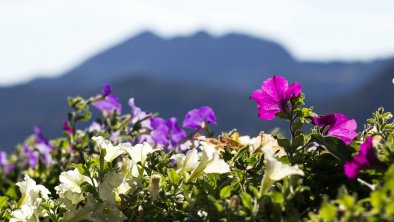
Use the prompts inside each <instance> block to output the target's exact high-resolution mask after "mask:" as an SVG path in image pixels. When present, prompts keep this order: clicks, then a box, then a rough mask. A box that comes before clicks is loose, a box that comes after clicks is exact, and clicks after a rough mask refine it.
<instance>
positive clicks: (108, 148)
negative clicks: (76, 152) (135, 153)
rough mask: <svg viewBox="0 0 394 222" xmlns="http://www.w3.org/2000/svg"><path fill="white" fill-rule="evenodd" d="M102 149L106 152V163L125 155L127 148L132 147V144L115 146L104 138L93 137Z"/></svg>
mask: <svg viewBox="0 0 394 222" xmlns="http://www.w3.org/2000/svg"><path fill="white" fill-rule="evenodd" d="M92 140H94V141H95V142H96V143H97V145H98V146H99V147H100V149H104V150H105V156H104V160H105V161H106V162H112V161H113V160H114V159H116V158H117V157H118V156H120V155H122V154H125V153H126V151H125V148H127V147H131V144H130V143H121V144H119V145H117V146H114V145H113V144H112V142H111V141H109V140H106V139H104V138H103V137H102V136H94V137H92Z"/></svg>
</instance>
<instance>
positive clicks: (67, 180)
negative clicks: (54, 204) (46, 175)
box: [55, 169, 92, 209]
mask: <svg viewBox="0 0 394 222" xmlns="http://www.w3.org/2000/svg"><path fill="white" fill-rule="evenodd" d="M59 181H60V184H59V185H58V186H56V187H55V190H56V192H57V194H58V195H59V197H60V198H61V199H62V202H63V203H64V204H65V205H66V206H67V208H68V209H72V207H71V206H76V205H77V204H78V203H79V202H80V201H81V200H83V199H84V197H83V195H82V189H81V185H82V183H85V182H86V183H89V184H91V185H92V182H91V180H90V178H89V177H87V176H84V175H82V174H81V173H80V172H79V170H78V169H74V170H69V171H67V172H62V173H61V174H60V176H59Z"/></svg>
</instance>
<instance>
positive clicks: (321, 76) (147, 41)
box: [32, 32, 386, 100]
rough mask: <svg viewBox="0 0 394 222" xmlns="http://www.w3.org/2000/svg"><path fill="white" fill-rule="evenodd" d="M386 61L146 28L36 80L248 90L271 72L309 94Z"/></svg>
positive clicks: (353, 81) (354, 82)
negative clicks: (300, 54) (319, 57)
mask: <svg viewBox="0 0 394 222" xmlns="http://www.w3.org/2000/svg"><path fill="white" fill-rule="evenodd" d="M385 63H386V61H385V60H382V61H375V62H370V63H361V62H353V63H345V62H327V63H324V62H299V61H296V60H295V59H294V58H293V57H292V56H291V55H290V54H289V52H287V51H286V50H285V49H284V48H283V47H282V46H280V45H279V44H277V43H274V42H271V41H268V40H264V39H260V38H254V37H251V36H247V35H243V34H228V35H224V36H221V37H214V36H211V35H209V34H208V33H206V32H198V33H196V34H194V35H192V36H184V37H176V38H171V39H163V38H161V37H158V36H156V35H155V34H153V33H150V32H145V33H142V34H140V35H137V36H134V37H132V38H130V39H128V40H126V41H124V42H122V43H120V44H118V45H116V46H114V47H111V48H109V49H107V50H105V51H103V52H101V53H99V54H97V55H96V56H93V57H92V58H89V59H87V60H86V61H84V62H83V63H81V64H80V65H79V66H77V67H75V68H73V69H71V70H70V71H68V72H66V73H64V75H63V76H61V77H60V78H58V79H50V80H43V79H39V80H37V81H34V82H33V83H32V86H33V87H37V88H40V89H41V90H47V89H50V90H64V89H67V90H68V91H70V90H74V89H75V90H78V89H79V88H84V89H87V88H90V89H92V85H95V84H101V83H103V82H116V81H117V80H122V79H124V78H129V77H130V76H135V75H140V74H141V73H147V75H148V74H149V76H148V77H149V78H152V79H155V80H160V81H165V82H168V83H171V82H172V81H175V80H176V81H177V82H180V83H186V84H193V85H200V86H208V87H214V88H219V89H231V90H234V91H238V92H244V93H245V92H249V91H250V90H251V89H253V88H256V87H258V86H259V85H260V84H261V81H262V80H263V79H265V78H267V77H269V76H272V75H284V76H286V77H287V78H288V79H289V80H290V81H299V82H302V83H303V85H304V89H305V91H306V93H308V94H310V99H313V100H318V99H321V98H322V97H325V96H326V95H341V94H342V93H346V92H351V91H352V90H354V89H355V88H357V87H358V86H360V85H362V84H363V83H365V82H366V81H367V80H369V79H370V78H371V77H372V75H373V74H374V73H376V72H377V71H378V70H379V69H380V68H381V67H383V66H384V65H385ZM332 86H335V90H333V87H332Z"/></svg>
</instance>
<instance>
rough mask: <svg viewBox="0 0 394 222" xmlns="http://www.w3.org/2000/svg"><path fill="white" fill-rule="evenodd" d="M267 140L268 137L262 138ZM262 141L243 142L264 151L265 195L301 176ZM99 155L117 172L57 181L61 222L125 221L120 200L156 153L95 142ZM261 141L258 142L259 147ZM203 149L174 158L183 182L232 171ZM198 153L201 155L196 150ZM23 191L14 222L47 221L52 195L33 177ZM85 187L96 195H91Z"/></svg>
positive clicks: (154, 190)
mask: <svg viewBox="0 0 394 222" xmlns="http://www.w3.org/2000/svg"><path fill="white" fill-rule="evenodd" d="M263 136H264V135H263ZM263 136H259V137H256V138H254V139H250V138H240V141H241V142H244V143H246V144H247V145H250V146H252V151H253V152H254V151H256V150H257V149H261V150H262V151H263V152H264V153H265V157H266V164H267V170H266V173H265V175H264V177H263V180H262V186H261V192H262V193H265V192H266V191H268V190H269V188H270V187H271V186H272V185H273V183H274V182H275V181H278V180H281V179H283V178H284V177H287V176H290V175H294V174H297V175H303V172H302V170H300V169H298V167H297V166H289V165H285V164H283V163H281V162H279V161H278V160H277V159H276V158H275V157H274V153H276V155H277V154H278V151H276V150H280V147H279V146H278V144H277V143H276V140H275V139H274V138H270V137H265V138H263ZM92 140H93V141H95V142H96V144H97V146H98V148H99V149H100V153H101V154H105V155H104V156H103V157H102V160H104V161H105V163H107V164H109V165H112V164H113V163H112V162H113V161H114V160H115V159H116V160H117V164H118V166H119V168H116V169H117V170H110V171H108V172H106V173H105V175H104V176H102V177H101V180H100V179H99V177H98V173H97V172H89V173H83V174H82V173H81V172H82V171H81V172H80V170H79V169H77V168H76V169H74V170H69V171H67V172H62V173H61V174H60V176H59V181H60V184H59V185H58V186H56V187H55V191H56V193H57V195H58V199H57V200H56V201H57V202H58V203H60V206H61V207H62V208H65V209H66V210H67V211H66V212H65V213H64V214H63V218H62V221H64V222H67V221H81V220H90V221H123V220H125V219H127V218H126V216H125V215H124V214H123V213H122V211H121V210H120V209H119V208H118V207H119V206H120V205H121V202H122V196H123V195H127V194H128V193H130V192H134V191H135V190H136V189H137V188H142V181H143V179H144V177H146V176H147V173H146V172H145V167H147V157H148V154H149V153H152V152H154V151H155V149H153V148H152V147H151V146H150V145H149V144H148V143H143V144H137V145H135V146H132V145H131V144H130V143H121V144H119V145H113V144H112V143H111V142H110V141H108V140H105V139H104V138H103V137H93V138H92ZM257 141H260V142H257ZM198 148H199V149H197V148H193V149H191V150H189V151H188V152H187V153H186V155H185V154H181V153H179V154H174V155H173V156H172V157H171V159H173V160H175V162H176V168H175V169H176V171H177V173H178V174H179V175H183V176H184V177H185V178H184V181H186V182H190V181H192V180H194V179H196V178H198V177H201V176H202V175H204V174H210V173H218V174H224V173H228V172H230V171H231V170H230V166H229V165H228V163H227V162H226V161H224V160H223V159H221V157H220V154H219V151H218V149H217V148H216V147H215V145H214V144H211V143H208V142H205V141H204V142H203V141H200V142H199V146H198ZM198 150H200V151H198ZM160 181H161V178H160V175H152V177H151V184H150V186H149V187H148V190H149V191H150V194H151V197H152V200H153V201H155V200H156V199H157V198H158V195H159V191H160ZM16 185H17V186H18V187H19V189H20V191H21V194H22V196H21V199H20V200H19V202H18V205H17V208H16V209H14V210H13V211H12V212H11V220H10V221H12V222H17V221H39V218H42V217H46V216H48V212H46V211H45V209H44V208H43V207H42V206H43V205H42V203H44V202H45V203H47V204H48V203H53V202H54V201H53V200H51V199H50V191H49V190H48V189H47V188H45V187H44V186H42V185H37V184H36V182H35V181H34V180H32V179H31V178H30V177H29V176H27V175H26V176H25V178H24V181H22V182H19V183H17V184H16ZM87 188H91V189H95V190H96V191H97V192H96V193H94V192H88V189H87Z"/></svg>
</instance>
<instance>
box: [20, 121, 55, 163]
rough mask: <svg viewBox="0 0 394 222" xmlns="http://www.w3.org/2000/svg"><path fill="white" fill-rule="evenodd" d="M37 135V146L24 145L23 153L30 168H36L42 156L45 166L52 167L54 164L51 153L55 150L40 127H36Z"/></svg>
mask: <svg viewBox="0 0 394 222" xmlns="http://www.w3.org/2000/svg"><path fill="white" fill-rule="evenodd" d="M34 133H35V146H28V145H24V146H23V147H22V152H23V153H24V154H25V156H26V157H27V158H28V164H29V167H31V168H34V167H35V166H36V165H37V163H38V159H39V157H40V156H42V158H43V161H44V164H45V166H47V167H48V166H50V165H51V163H52V155H51V152H52V151H54V150H55V148H54V147H53V146H52V145H51V144H50V143H49V141H48V139H47V138H45V137H44V135H43V134H42V132H41V129H40V127H38V126H35V127H34Z"/></svg>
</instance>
